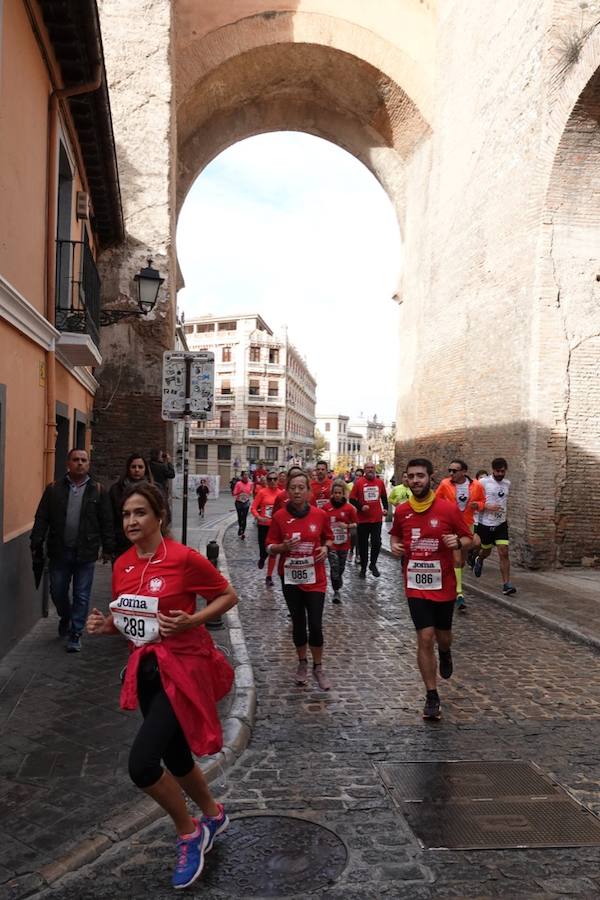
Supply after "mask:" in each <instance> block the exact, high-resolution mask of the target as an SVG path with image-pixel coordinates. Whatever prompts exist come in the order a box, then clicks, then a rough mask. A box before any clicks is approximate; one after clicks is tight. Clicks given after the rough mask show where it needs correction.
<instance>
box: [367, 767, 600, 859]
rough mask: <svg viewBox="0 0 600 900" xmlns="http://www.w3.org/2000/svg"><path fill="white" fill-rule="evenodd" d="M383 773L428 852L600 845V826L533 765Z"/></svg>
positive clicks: (384, 770) (406, 769)
mask: <svg viewBox="0 0 600 900" xmlns="http://www.w3.org/2000/svg"><path fill="white" fill-rule="evenodd" d="M378 770H379V774H380V776H381V778H382V780H383V782H384V784H385V785H386V787H387V788H388V790H389V792H390V794H391V796H392V799H393V800H394V802H395V803H396V805H397V806H399V808H400V809H401V811H402V814H403V815H404V817H405V818H406V820H407V822H408V824H409V825H410V827H411V828H412V830H413V831H414V832H415V834H416V836H417V838H418V839H419V841H420V842H421V843H422V845H423V846H424V847H426V848H428V849H447V850H494V849H495V850H501V849H518V848H525V847H587V846H597V845H599V844H600V820H599V819H598V818H597V817H596V816H595V815H593V814H592V813H591V812H589V811H588V810H586V809H584V808H583V807H582V806H581V805H580V804H579V803H577V802H575V800H573V799H572V797H570V796H569V795H568V794H567V793H566V792H565V791H564V790H563V789H562V788H561V787H560V785H557V784H555V783H554V782H553V781H551V780H550V779H549V778H547V777H546V776H545V775H544V774H543V773H541V772H539V771H538V770H537V769H535V768H534V767H533V766H532V765H531V764H530V763H523V762H513V761H506V762H504V761H502V762H500V761H498V762H466V761H465V762H458V761H456V762H443V761H442V762H423V763H421V762H418V763H403V764H399V765H388V764H382V765H380V766H378Z"/></svg>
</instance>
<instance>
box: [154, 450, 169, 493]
mask: <svg viewBox="0 0 600 900" xmlns="http://www.w3.org/2000/svg"><path fill="white" fill-rule="evenodd" d="M150 471H151V472H152V477H153V478H154V483H155V485H156V486H157V487H159V488H160V489H161V491H162V492H163V494H164V495H165V499H167V500H168V498H169V479H171V478H175V469H174V468H173V463H172V462H171V457H170V455H169V454H168V453H167V452H166V451H165V450H151V451H150Z"/></svg>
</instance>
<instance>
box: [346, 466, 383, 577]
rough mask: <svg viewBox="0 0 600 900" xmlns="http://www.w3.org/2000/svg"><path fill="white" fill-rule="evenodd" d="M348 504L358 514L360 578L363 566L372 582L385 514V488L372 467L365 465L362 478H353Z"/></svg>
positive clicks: (363, 571)
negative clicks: (353, 507) (370, 576)
mask: <svg viewBox="0 0 600 900" xmlns="http://www.w3.org/2000/svg"><path fill="white" fill-rule="evenodd" d="M350 503H351V504H352V506H355V507H356V511H357V512H358V534H357V538H358V555H359V557H360V572H359V576H360V578H366V577H367V564H368V565H369V570H370V572H371V574H372V575H373V576H374V577H375V578H379V574H380V573H379V569H378V568H377V559H378V558H379V551H380V550H381V523H382V521H383V512H384V510H385V512H387V509H388V499H387V492H386V490H385V484H384V483H383V481H382V480H381V478H378V477H377V474H376V472H375V463H365V474H364V476H363V477H362V478H357V480H356V481H355V482H354V485H353V487H352V492H351V494H350ZM369 540H370V541H371V561H370V563H369Z"/></svg>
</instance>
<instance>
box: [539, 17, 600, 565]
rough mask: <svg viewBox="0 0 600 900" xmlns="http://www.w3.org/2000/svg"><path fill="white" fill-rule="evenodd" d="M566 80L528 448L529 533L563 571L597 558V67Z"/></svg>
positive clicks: (545, 237) (598, 44) (543, 265)
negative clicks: (575, 90) (549, 549)
mask: <svg viewBox="0 0 600 900" xmlns="http://www.w3.org/2000/svg"><path fill="white" fill-rule="evenodd" d="M599 54H600V34H599V35H598V36H597V39H596V40H595V41H594V42H593V43H592V44H591V45H590V48H589V52H588V54H587V60H586V61H587V62H588V63H589V61H590V60H593V61H596V63H597V65H598V62H599V60H598V56H599ZM576 74H578V76H579V78H576ZM586 75H587V76H588V77H586ZM584 79H585V80H584ZM570 80H571V82H574V83H575V84H581V82H582V81H583V86H582V89H581V92H580V94H579V95H578V97H577V99H576V101H575V102H572V103H571V110H570V114H569V116H568V117H567V119H566V122H565V125H564V128H563V130H562V134H561V136H560V140H559V141H558V142H557V145H556V152H555V156H554V160H553V165H552V167H551V170H550V175H549V180H548V190H547V194H546V202H545V208H544V215H543V224H542V232H541V246H540V266H539V275H540V281H539V284H540V298H539V303H538V310H537V316H536V319H535V326H534V327H535V338H536V343H537V354H538V362H537V366H536V370H535V387H534V405H533V409H532V411H533V413H534V416H533V418H534V421H535V423H536V424H535V426H534V428H535V430H536V432H537V434H532V435H531V441H530V453H531V454H532V456H531V458H532V459H533V458H534V455H535V456H537V459H538V463H537V465H538V467H539V470H538V471H537V472H536V473H535V477H534V479H533V485H534V491H533V493H534V494H535V499H532V502H531V515H532V517H533V522H532V526H531V527H532V532H533V533H534V534H535V535H536V536H537V539H538V540H539V541H540V543H544V542H547V545H548V546H553V547H554V548H555V557H554V559H553V560H548V561H549V562H552V561H554V562H557V563H560V564H567V565H569V564H571V565H572V564H577V563H579V562H580V560H581V558H582V557H586V556H587V557H593V556H595V555H599V554H600V514H598V512H597V510H598V509H600V453H599V448H600V381H599V379H598V371H599V370H600V283H599V281H598V280H597V279H598V278H599V277H600V250H599V248H600V214H599V213H600V197H599V195H598V188H597V186H598V184H599V183H600V68H598V67H597V68H596V70H595V72H594V73H593V74H592V75H591V77H589V71H587V72H586V69H585V68H584V67H583V61H582V66H581V67H580V69H579V71H578V73H573V75H572V76H571V78H570ZM572 87H573V85H572V84H571V89H572ZM565 90H566V88H565ZM569 95H570V92H569ZM561 114H562V108H561ZM557 115H558V113H557ZM540 426H545V429H544V430H542V428H541V427H540ZM543 434H549V435H550V438H549V439H548V438H547V437H546V438H543V440H545V441H546V442H547V446H546V447H540V446H539V442H540V439H541V438H540V436H541V435H543ZM581 510H588V511H589V515H586V516H584V517H582V516H581Z"/></svg>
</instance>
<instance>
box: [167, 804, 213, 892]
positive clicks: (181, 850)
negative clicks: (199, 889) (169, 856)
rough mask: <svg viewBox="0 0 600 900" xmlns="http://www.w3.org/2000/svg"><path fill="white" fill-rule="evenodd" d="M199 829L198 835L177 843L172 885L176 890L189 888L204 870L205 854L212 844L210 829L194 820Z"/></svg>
mask: <svg viewBox="0 0 600 900" xmlns="http://www.w3.org/2000/svg"><path fill="white" fill-rule="evenodd" d="M193 821H194V823H195V824H196V826H197V828H198V834H197V835H195V836H194V837H190V838H179V840H178V841H177V863H176V865H175V871H174V872H173V878H172V879H171V884H172V885H173V887H174V888H175V889H176V890H179V889H180V888H186V887H189V886H190V884H193V883H194V881H195V880H196V878H198V876H199V875H200V873H201V872H202V869H203V868H204V854H205V853H206V848H207V846H208V844H209V842H210V832H209V830H208V827H207V826H206V825H205V824H204V823H202V822H198V821H197V820H196V819H194V820H193Z"/></svg>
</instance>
